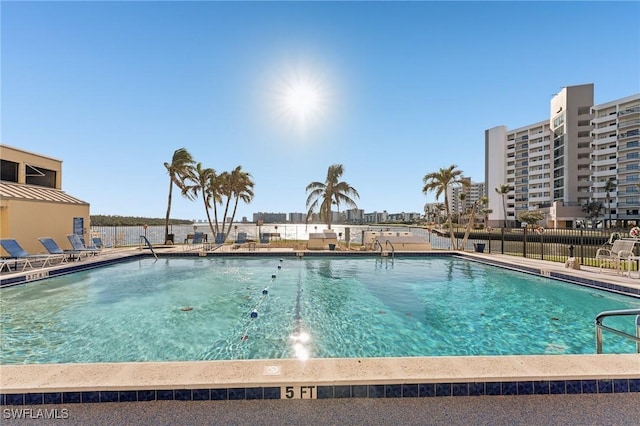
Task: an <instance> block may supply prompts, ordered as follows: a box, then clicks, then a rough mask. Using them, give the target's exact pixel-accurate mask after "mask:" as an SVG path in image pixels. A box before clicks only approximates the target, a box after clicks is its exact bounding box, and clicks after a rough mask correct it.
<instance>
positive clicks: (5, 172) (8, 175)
mask: <svg viewBox="0 0 640 426" xmlns="http://www.w3.org/2000/svg"><path fill="white" fill-rule="evenodd" d="M18 166H19V165H18V163H14V162H13V161H7V160H0V171H1V172H0V174H1V175H0V180H5V181H7V182H18Z"/></svg>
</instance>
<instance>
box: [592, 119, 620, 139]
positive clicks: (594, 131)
mask: <svg viewBox="0 0 640 426" xmlns="http://www.w3.org/2000/svg"><path fill="white" fill-rule="evenodd" d="M615 124H616V123H615V122H614V123H612V125H611V126H606V127H596V128H595V129H592V130H591V134H592V135H593V136H597V135H601V134H603V133H610V132H612V131H613V132H615V131H616V127H615Z"/></svg>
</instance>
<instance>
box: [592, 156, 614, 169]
mask: <svg viewBox="0 0 640 426" xmlns="http://www.w3.org/2000/svg"><path fill="white" fill-rule="evenodd" d="M592 161H593V165H594V166H596V167H608V166H615V165H616V163H617V162H618V159H617V158H604V159H602V160H597V159H595V158H594V159H593V160H592Z"/></svg>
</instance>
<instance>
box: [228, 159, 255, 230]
mask: <svg viewBox="0 0 640 426" xmlns="http://www.w3.org/2000/svg"><path fill="white" fill-rule="evenodd" d="M228 185H229V198H228V199H227V205H228V204H229V200H230V199H231V197H233V198H234V199H235V201H234V205H233V213H232V214H231V221H230V222H229V226H228V227H227V232H225V234H226V235H229V233H230V232H231V224H232V223H233V219H234V218H235V217H236V210H237V209H238V202H239V201H240V200H242V201H243V202H244V203H246V204H249V203H251V201H252V200H253V185H254V183H253V181H252V180H251V175H250V174H249V173H247V172H245V171H243V170H242V166H238V167H236V168H235V169H233V171H232V172H231V173H230V174H229V182H228ZM226 213H227V210H226V209H225V215H226ZM223 231H224V228H223Z"/></svg>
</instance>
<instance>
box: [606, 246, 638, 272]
mask: <svg viewBox="0 0 640 426" xmlns="http://www.w3.org/2000/svg"><path fill="white" fill-rule="evenodd" d="M635 244H636V240H630V239H624V238H622V239H619V240H615V241H614V242H613V245H612V246H611V248H608V249H607V248H599V249H598V251H597V252H596V261H599V262H600V265H599V266H600V273H602V267H603V266H605V265H613V266H615V268H616V270H617V271H618V273H621V272H622V271H623V270H624V265H625V264H626V262H629V261H630V258H631V256H633V246H634V245H635Z"/></svg>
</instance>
